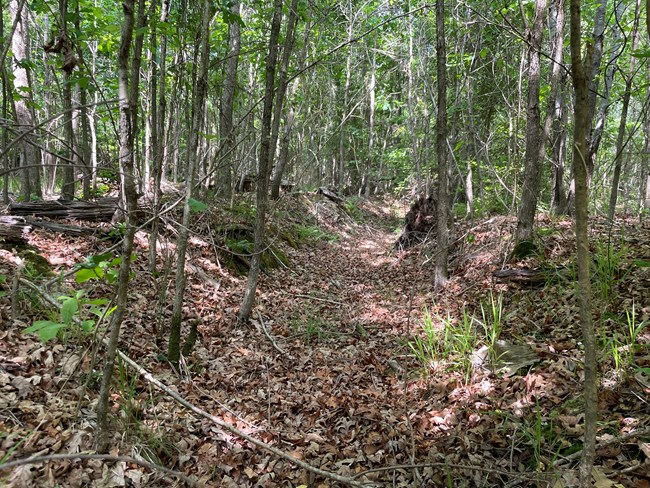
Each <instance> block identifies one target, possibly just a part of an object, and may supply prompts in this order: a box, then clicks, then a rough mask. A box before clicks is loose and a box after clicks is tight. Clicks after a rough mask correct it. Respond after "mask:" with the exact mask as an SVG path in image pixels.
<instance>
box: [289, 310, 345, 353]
mask: <svg viewBox="0 0 650 488" xmlns="http://www.w3.org/2000/svg"><path fill="white" fill-rule="evenodd" d="M291 328H292V329H293V331H294V332H295V333H296V334H299V335H302V336H303V337H304V338H305V342H306V343H307V345H310V344H311V343H312V342H318V341H321V340H323V339H327V338H329V337H333V336H336V335H338V333H337V332H336V331H333V330H332V328H331V327H330V325H329V324H328V323H327V322H326V321H325V320H324V319H323V318H322V317H320V316H319V315H318V312H316V311H312V310H309V311H308V312H307V314H306V315H305V314H300V315H299V316H296V317H294V318H293V319H292V320H291Z"/></svg>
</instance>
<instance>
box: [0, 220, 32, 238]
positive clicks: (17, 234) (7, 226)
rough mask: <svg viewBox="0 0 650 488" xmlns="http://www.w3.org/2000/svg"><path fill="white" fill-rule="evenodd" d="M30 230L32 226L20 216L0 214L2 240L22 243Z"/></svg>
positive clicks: (0, 236)
mask: <svg viewBox="0 0 650 488" xmlns="http://www.w3.org/2000/svg"><path fill="white" fill-rule="evenodd" d="M31 230H32V226H31V225H29V223H28V222H26V221H25V219H24V218H22V217H17V216H15V215H0V238H2V239H3V240H4V241H7V242H20V243H24V242H26V241H27V234H29V232H30V231H31Z"/></svg>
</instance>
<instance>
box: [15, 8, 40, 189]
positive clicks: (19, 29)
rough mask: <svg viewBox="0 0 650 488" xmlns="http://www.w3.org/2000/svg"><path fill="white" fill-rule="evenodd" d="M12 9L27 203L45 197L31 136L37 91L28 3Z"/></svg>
mask: <svg viewBox="0 0 650 488" xmlns="http://www.w3.org/2000/svg"><path fill="white" fill-rule="evenodd" d="M9 10H10V12H11V16H12V19H13V23H14V24H15V25H16V28H15V30H14V32H13V35H12V37H11V39H12V41H11V49H12V51H13V55H14V60H15V61H14V66H13V75H14V80H13V85H14V93H15V96H14V100H15V102H14V113H15V116H16V123H17V124H18V131H17V132H19V133H20V132H27V133H28V134H27V135H25V137H24V138H23V140H22V144H21V152H20V161H21V166H23V170H22V171H21V180H22V196H23V199H24V200H25V201H29V200H31V198H32V194H34V195H35V196H36V197H38V198H41V197H42V193H41V178H40V171H41V168H40V164H41V154H40V150H38V149H37V147H36V146H35V145H34V139H33V137H32V135H31V131H32V128H33V126H34V119H35V116H34V111H33V108H32V107H33V106H34V97H33V89H32V84H31V81H30V78H31V77H30V75H29V73H28V67H29V66H30V64H31V61H30V56H29V43H30V39H29V9H28V7H27V5H25V2H18V0H11V2H10V3H9Z"/></svg>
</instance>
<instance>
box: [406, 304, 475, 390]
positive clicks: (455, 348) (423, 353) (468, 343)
mask: <svg viewBox="0 0 650 488" xmlns="http://www.w3.org/2000/svg"><path fill="white" fill-rule="evenodd" d="M474 321H475V319H474V317H473V316H471V315H470V314H469V313H468V312H466V311H465V310H464V311H463V317H462V318H461V320H460V321H454V320H453V319H452V318H451V316H450V315H447V316H446V317H441V316H440V315H435V316H432V315H431V313H430V312H429V310H427V309H425V310H424V314H423V318H422V333H420V334H416V335H414V336H413V337H412V338H411V339H409V341H408V342H407V345H408V347H409V349H410V350H411V353H412V354H413V356H414V357H415V359H416V360H417V361H418V363H420V364H421V365H422V367H423V368H425V371H428V370H429V367H430V366H431V365H433V364H435V363H438V362H441V361H445V362H446V366H447V367H448V368H449V369H451V370H460V371H461V372H462V373H463V376H464V378H465V381H466V382H467V381H469V378H470V375H471V372H472V352H473V349H474V346H475V343H476V332H475V329H476V328H475V326H474ZM437 323H439V324H441V325H440V326H436V324H437Z"/></svg>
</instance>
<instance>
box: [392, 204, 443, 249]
mask: <svg viewBox="0 0 650 488" xmlns="http://www.w3.org/2000/svg"><path fill="white" fill-rule="evenodd" d="M436 211H437V201H436V199H435V197H434V196H433V195H429V196H428V197H427V196H424V195H422V196H421V197H420V198H418V199H417V200H416V201H415V202H413V204H412V205H411V209H410V210H409V211H408V213H407V214H406V216H405V217H404V230H402V233H401V234H400V236H399V238H398V239H397V241H396V242H395V249H406V248H408V247H411V246H413V245H415V244H418V243H420V242H423V241H425V240H426V239H427V238H428V237H429V235H431V234H432V233H433V232H434V231H435V229H436V223H437V214H436Z"/></svg>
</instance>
